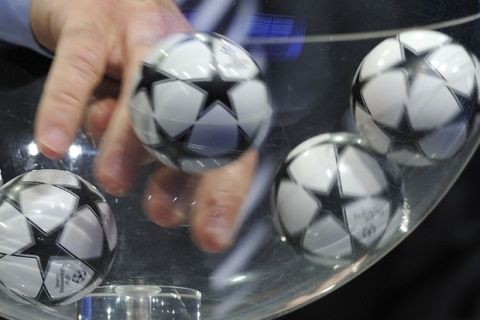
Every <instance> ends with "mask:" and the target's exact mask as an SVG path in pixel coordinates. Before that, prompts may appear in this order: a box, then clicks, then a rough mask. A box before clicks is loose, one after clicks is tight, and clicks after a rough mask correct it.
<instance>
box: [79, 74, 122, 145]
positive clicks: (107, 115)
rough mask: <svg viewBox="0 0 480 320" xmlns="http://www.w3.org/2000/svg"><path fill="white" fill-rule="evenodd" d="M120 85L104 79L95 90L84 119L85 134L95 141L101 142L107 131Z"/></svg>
mask: <svg viewBox="0 0 480 320" xmlns="http://www.w3.org/2000/svg"><path fill="white" fill-rule="evenodd" d="M119 91H120V84H119V83H118V82H116V81H114V80H111V79H108V78H107V79H104V81H103V82H102V84H101V85H100V86H99V87H98V88H97V89H96V90H95V92H94V94H93V98H92V99H91V101H90V104H89V106H88V107H87V110H86V113H85V116H84V117H85V119H84V130H85V132H86V133H87V134H88V135H89V136H90V137H92V138H94V139H95V140H97V141H98V140H99V139H100V138H101V137H102V136H103V134H104V132H105V131H106V129H107V126H108V124H109V123H110V119H111V118H112V115H113V112H114V110H115V107H116V104H117V101H118V95H119Z"/></svg>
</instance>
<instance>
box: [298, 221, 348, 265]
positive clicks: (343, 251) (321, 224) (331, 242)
mask: <svg viewBox="0 0 480 320" xmlns="http://www.w3.org/2000/svg"><path fill="white" fill-rule="evenodd" d="M303 247H304V248H305V249H306V250H308V251H311V252H314V253H315V254H318V255H324V256H328V257H332V258H341V257H345V256H349V255H351V254H352V245H351V242H350V235H349V234H348V232H347V231H346V230H345V229H344V228H342V227H341V226H340V224H339V223H338V222H337V221H336V220H335V219H334V218H332V217H331V216H325V217H324V218H322V219H321V220H319V221H317V222H315V223H314V224H313V225H311V226H310V227H309V228H308V231H307V232H306V233H305V237H304V239H303Z"/></svg>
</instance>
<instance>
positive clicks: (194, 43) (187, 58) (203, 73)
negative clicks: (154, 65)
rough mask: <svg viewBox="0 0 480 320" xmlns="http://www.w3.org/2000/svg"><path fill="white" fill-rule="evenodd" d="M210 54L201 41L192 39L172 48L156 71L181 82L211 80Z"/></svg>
mask: <svg viewBox="0 0 480 320" xmlns="http://www.w3.org/2000/svg"><path fill="white" fill-rule="evenodd" d="M212 62H213V61H212V53H211V51H210V49H209V48H208V47H207V46H206V45H205V44H204V43H202V42H201V41H199V40H197V39H192V40H190V41H186V42H181V43H179V44H178V45H176V46H173V47H172V48H171V49H170V50H169V51H168V52H167V54H166V55H165V56H164V58H163V59H162V60H161V62H160V64H158V69H159V70H161V71H163V72H166V73H168V74H170V75H172V76H174V77H176V78H178V79H181V80H198V79H211V77H212V74H213V70H212Z"/></svg>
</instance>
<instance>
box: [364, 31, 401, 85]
mask: <svg viewBox="0 0 480 320" xmlns="http://www.w3.org/2000/svg"><path fill="white" fill-rule="evenodd" d="M401 61H403V54H402V49H401V47H400V43H399V42H398V41H397V39H387V40H385V41H383V42H382V43H380V44H379V45H378V46H377V47H375V49H373V50H372V51H371V52H370V53H369V54H368V55H367V56H366V57H365V60H364V61H363V64H362V67H361V70H360V81H363V80H365V79H366V78H369V77H371V76H374V75H376V74H378V73H380V72H382V71H384V70H387V69H389V68H391V67H393V66H394V65H396V64H398V63H399V62H401Z"/></svg>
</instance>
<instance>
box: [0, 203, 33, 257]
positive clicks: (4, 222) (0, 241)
mask: <svg viewBox="0 0 480 320" xmlns="http://www.w3.org/2000/svg"><path fill="white" fill-rule="evenodd" d="M33 241H34V240H33V237H32V233H31V231H30V226H29V225H28V222H27V219H26V218H25V216H24V215H23V214H21V213H20V212H18V210H17V209H15V208H14V207H12V205H10V204H9V203H7V202H4V203H3V204H2V205H1V206H0V252H1V253H3V254H13V253H15V252H17V251H19V250H21V249H23V248H25V247H26V246H28V245H30V244H32V243H33Z"/></svg>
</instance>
